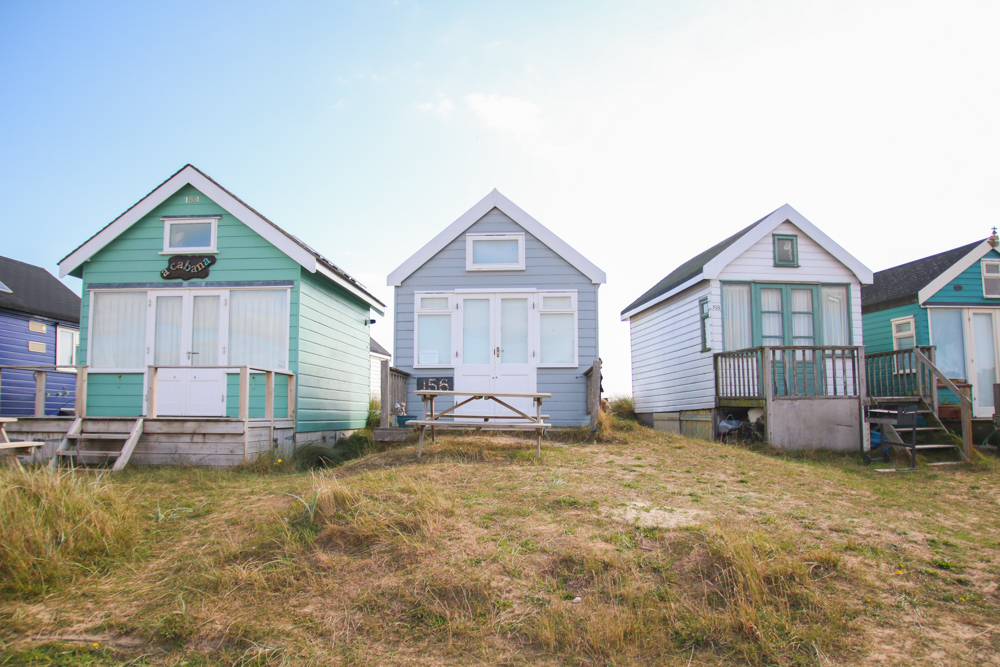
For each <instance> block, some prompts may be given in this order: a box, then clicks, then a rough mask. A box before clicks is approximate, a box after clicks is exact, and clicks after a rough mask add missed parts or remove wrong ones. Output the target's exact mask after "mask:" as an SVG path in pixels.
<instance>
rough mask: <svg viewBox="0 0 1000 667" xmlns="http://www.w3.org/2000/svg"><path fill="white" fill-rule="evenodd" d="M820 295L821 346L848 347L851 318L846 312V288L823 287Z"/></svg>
mask: <svg viewBox="0 0 1000 667" xmlns="http://www.w3.org/2000/svg"><path fill="white" fill-rule="evenodd" d="M822 295H823V296H822V298H823V344H824V345H848V344H849V342H848V341H850V340H851V336H850V321H851V318H850V313H848V311H847V287H843V286H841V287H824V288H823V292H822Z"/></svg>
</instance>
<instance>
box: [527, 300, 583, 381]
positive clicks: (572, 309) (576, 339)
mask: <svg viewBox="0 0 1000 667" xmlns="http://www.w3.org/2000/svg"><path fill="white" fill-rule="evenodd" d="M547 296H568V297H569V308H565V307H548V308H546V307H544V306H543V305H542V304H543V303H545V297H547ZM578 299H579V292H578V291H577V290H551V291H549V290H546V291H541V290H539V291H538V294H537V295H536V296H535V304H536V308H537V309H538V314H537V315H536V316H534V317H537V319H538V326H536V327H535V336H534V340H533V341H532V345H534V349H535V350H537V352H538V361H537V362H536V363H535V367H536V368H579V366H580V309H579V307H578V306H579V303H578ZM556 313H561V314H566V313H571V314H572V315H573V361H568V362H562V363H545V362H543V361H542V315H546V314H556Z"/></svg>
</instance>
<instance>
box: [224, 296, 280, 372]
mask: <svg viewBox="0 0 1000 667" xmlns="http://www.w3.org/2000/svg"><path fill="white" fill-rule="evenodd" d="M287 360H288V292H286V291H285V290H233V291H232V292H230V295H229V365H231V366H256V367H257V368H264V369H268V368H285V364H286V362H287Z"/></svg>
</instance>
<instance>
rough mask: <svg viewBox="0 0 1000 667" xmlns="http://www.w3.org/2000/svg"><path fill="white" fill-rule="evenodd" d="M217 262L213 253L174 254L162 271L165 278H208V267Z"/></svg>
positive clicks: (161, 274) (162, 276) (161, 275)
mask: <svg viewBox="0 0 1000 667" xmlns="http://www.w3.org/2000/svg"><path fill="white" fill-rule="evenodd" d="M212 264H215V257H213V256H211V255H174V256H173V257H171V258H170V259H169V260H168V261H167V268H165V269H163V270H162V271H160V277H161V278H163V279H164V280H177V279H180V280H191V279H192V278H208V267H210V266H211V265H212Z"/></svg>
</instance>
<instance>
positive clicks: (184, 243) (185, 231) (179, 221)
mask: <svg viewBox="0 0 1000 667" xmlns="http://www.w3.org/2000/svg"><path fill="white" fill-rule="evenodd" d="M218 222H219V218H218V217H210V218H163V252H164V253H166V254H173V253H178V252H182V253H191V252H217V250H216V231H217V227H218Z"/></svg>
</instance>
